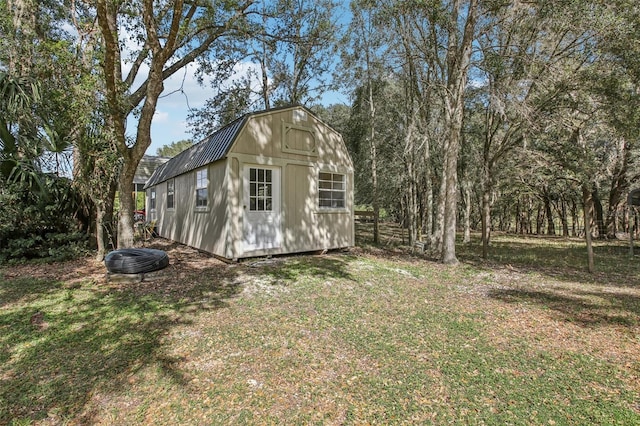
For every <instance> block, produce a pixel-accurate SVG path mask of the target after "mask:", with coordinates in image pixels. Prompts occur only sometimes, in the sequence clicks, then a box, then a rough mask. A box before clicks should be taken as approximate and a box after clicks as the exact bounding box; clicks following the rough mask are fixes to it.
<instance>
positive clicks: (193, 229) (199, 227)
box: [156, 160, 227, 256]
mask: <svg viewBox="0 0 640 426" xmlns="http://www.w3.org/2000/svg"><path fill="white" fill-rule="evenodd" d="M207 169H208V178H209V204H208V206H207V208H206V209H196V196H195V194H196V189H195V187H196V172H197V170H201V169H197V170H194V171H192V172H189V173H185V174H183V175H180V176H177V177H176V178H175V196H174V197H175V208H174V209H172V210H167V208H166V185H167V183H166V182H162V183H160V184H158V185H156V194H157V196H158V204H157V220H158V233H159V234H160V236H162V237H164V238H168V239H171V240H174V241H178V242H180V243H183V244H186V245H189V246H191V247H195V248H198V249H200V250H204V251H207V252H209V253H213V254H216V255H219V256H225V255H226V253H225V242H226V229H227V208H226V204H227V180H226V173H225V171H226V161H224V160H222V161H218V162H216V163H213V164H210V165H208V166H207ZM160 194H162V196H160ZM159 203H162V204H159Z"/></svg>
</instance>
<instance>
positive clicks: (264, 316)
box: [0, 226, 640, 425]
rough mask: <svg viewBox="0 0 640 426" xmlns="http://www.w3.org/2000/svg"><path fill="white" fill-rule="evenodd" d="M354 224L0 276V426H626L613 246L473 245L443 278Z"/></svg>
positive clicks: (639, 415) (394, 233)
mask: <svg viewBox="0 0 640 426" xmlns="http://www.w3.org/2000/svg"><path fill="white" fill-rule="evenodd" d="M366 231H367V227H366V226H363V227H362V228H361V229H360V230H359V234H358V235H359V247H358V248H356V249H354V250H352V251H351V252H349V253H330V254H327V255H321V256H320V255H316V256H291V257H282V258H276V259H270V260H258V261H255V260H254V261H247V262H244V263H241V264H235V265H226V264H223V263H221V262H219V261H217V260H215V259H212V258H209V257H207V256H204V255H202V254H200V253H198V252H196V251H195V250H191V249H189V248H186V247H183V246H179V245H177V244H169V243H168V242H166V241H164V240H158V241H157V242H156V243H154V244H157V247H160V248H164V249H166V250H167V251H169V253H170V258H171V264H170V266H169V267H168V268H167V269H166V270H165V273H164V274H163V275H162V276H159V277H158V278H157V279H156V280H154V281H149V282H142V283H138V284H118V283H107V282H106V281H105V277H104V272H105V269H104V267H103V265H101V264H97V263H94V262H93V261H92V260H91V259H80V260H77V261H73V262H68V263H64V264H54V265H25V266H12V267H4V268H3V267H0V424H15V425H29V424H42V425H50V424H105V425H114V424H118V425H125V424H126V425H130V424H154V425H158V424H167V425H176V424H450V423H453V424H499V425H502V424H523V425H525V424H532V425H543V424H544V425H562V424H585V425H595V424H600V425H611V424H621V425H623V424H624V425H630V424H640V257H638V256H636V257H635V258H634V259H633V260H631V259H629V257H628V254H627V247H626V245H625V244H624V243H623V242H619V243H598V245H597V246H596V264H597V268H598V271H599V272H597V273H596V274H594V275H589V274H587V273H585V272H584V270H585V269H586V266H585V265H586V259H585V257H586V255H585V254H584V249H583V244H582V243H581V242H580V241H579V240H566V239H560V238H523V237H515V236H500V235H498V236H496V237H495V239H494V242H493V245H492V254H491V258H490V259H489V260H487V261H483V260H482V259H480V257H479V255H478V254H479V253H480V246H479V241H477V240H474V241H473V242H472V244H470V245H467V246H462V245H461V246H460V247H459V250H458V253H459V256H460V260H461V264H460V265H459V266H457V267H450V266H443V265H440V264H438V263H435V262H433V261H430V260H428V259H424V258H421V257H418V256H411V255H410V254H408V253H406V250H403V247H402V245H401V241H400V237H401V234H400V233H399V231H398V230H397V229H394V228H393V227H386V228H385V230H384V231H385V234H384V236H383V239H382V241H383V243H382V244H381V245H380V246H378V247H372V246H370V245H369V244H368V242H367V241H368V235H367V234H366ZM404 249H406V248H404ZM638 251H640V250H638Z"/></svg>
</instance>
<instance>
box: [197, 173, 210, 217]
mask: <svg viewBox="0 0 640 426" xmlns="http://www.w3.org/2000/svg"><path fill="white" fill-rule="evenodd" d="M202 172H205V173H206V177H205V179H206V183H205V184H204V186H198V174H199V173H202ZM194 178H195V193H194V196H195V199H194V202H195V209H196V211H208V210H209V205H210V199H211V197H210V194H209V169H208V168H207V167H204V168H202V169H199V170H196V172H195V174H194ZM199 189H205V190H206V194H207V198H206V200H207V204H206V205H204V206H199V205H198V190H199Z"/></svg>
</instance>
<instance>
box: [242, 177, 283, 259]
mask: <svg viewBox="0 0 640 426" xmlns="http://www.w3.org/2000/svg"><path fill="white" fill-rule="evenodd" d="M243 178H244V191H243V192H244V203H243V211H244V220H243V228H244V229H243V233H244V238H243V243H244V250H245V251H251V250H261V249H270V248H276V247H280V244H281V241H282V231H281V223H280V222H281V212H280V169H278V168H275V167H266V166H252V165H245V166H244V173H243Z"/></svg>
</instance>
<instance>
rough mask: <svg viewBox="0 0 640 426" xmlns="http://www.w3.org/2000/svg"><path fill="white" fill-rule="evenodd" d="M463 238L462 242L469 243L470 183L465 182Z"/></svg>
mask: <svg viewBox="0 0 640 426" xmlns="http://www.w3.org/2000/svg"><path fill="white" fill-rule="evenodd" d="M463 187H464V193H463V194H464V220H463V222H464V238H463V239H462V242H463V243H465V244H469V243H470V242H471V183H470V182H466V183H465V184H464V185H463Z"/></svg>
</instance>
